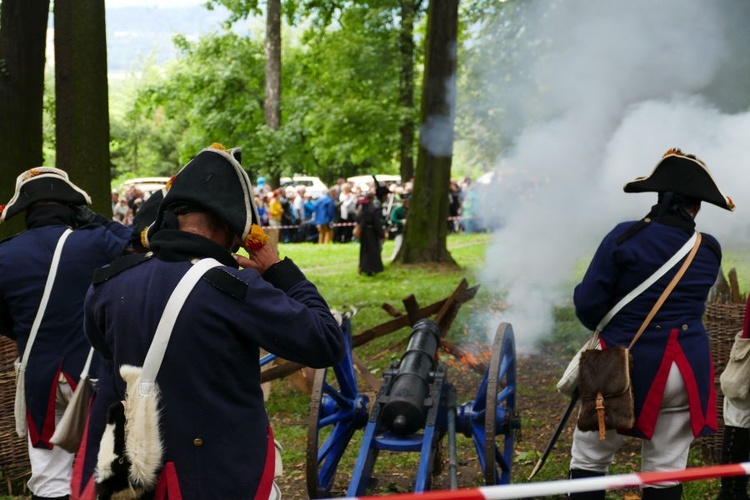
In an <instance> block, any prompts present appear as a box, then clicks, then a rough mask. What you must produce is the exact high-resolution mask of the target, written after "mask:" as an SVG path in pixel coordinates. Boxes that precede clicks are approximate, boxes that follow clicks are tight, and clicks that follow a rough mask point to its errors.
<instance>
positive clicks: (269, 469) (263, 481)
mask: <svg viewBox="0 0 750 500" xmlns="http://www.w3.org/2000/svg"><path fill="white" fill-rule="evenodd" d="M266 450H267V451H266V463H265V465H264V466H263V474H262V475H261V476H260V484H258V489H257V490H256V491H255V498H268V497H269V496H270V495H271V489H272V488H273V477H274V473H275V472H276V444H275V443H274V440H273V429H271V426H270V425H269V426H268V441H267V444H266Z"/></svg>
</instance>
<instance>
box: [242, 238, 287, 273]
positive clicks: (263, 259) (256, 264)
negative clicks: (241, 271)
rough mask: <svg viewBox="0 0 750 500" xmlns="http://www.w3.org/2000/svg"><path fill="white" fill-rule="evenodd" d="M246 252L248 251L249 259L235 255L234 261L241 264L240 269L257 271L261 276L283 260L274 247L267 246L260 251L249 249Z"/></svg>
mask: <svg viewBox="0 0 750 500" xmlns="http://www.w3.org/2000/svg"><path fill="white" fill-rule="evenodd" d="M245 250H246V251H247V254H248V257H243V256H242V255H237V254H235V255H234V260H236V261H237V264H239V265H240V267H245V268H248V267H249V268H251V269H255V270H256V271H258V272H259V273H260V274H263V273H265V272H266V270H267V269H268V268H269V267H271V266H272V265H274V264H276V263H277V262H279V261H280V260H281V259H279V254H278V252H277V251H276V248H275V247H274V246H273V245H269V244H266V245H263V247H261V248H260V249H258V250H251V249H249V248H246V249H245Z"/></svg>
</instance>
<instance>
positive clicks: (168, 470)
mask: <svg viewBox="0 0 750 500" xmlns="http://www.w3.org/2000/svg"><path fill="white" fill-rule="evenodd" d="M154 500H182V491H181V490H180V482H179V481H178V479H177V469H175V466H174V462H167V463H166V464H164V468H163V469H162V471H161V473H160V474H159V479H157V480H156V490H155V491H154Z"/></svg>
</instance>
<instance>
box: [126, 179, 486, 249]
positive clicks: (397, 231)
mask: <svg viewBox="0 0 750 500" xmlns="http://www.w3.org/2000/svg"><path fill="white" fill-rule="evenodd" d="M412 188H413V180H409V181H407V182H404V183H391V184H389V185H388V190H389V194H388V197H387V198H386V199H385V201H384V203H383V217H382V222H383V228H384V230H385V233H386V237H387V238H388V239H395V238H396V237H397V236H399V235H401V234H403V227H404V223H405V221H406V210H405V208H406V207H408V200H409V199H410V198H411V194H412ZM375 189H376V186H375V181H374V180H373V181H370V182H368V183H365V184H353V183H350V182H348V181H347V180H346V179H339V180H338V181H337V182H336V184H335V185H333V186H331V187H330V188H329V189H328V194H327V195H323V196H318V197H317V198H313V196H312V195H311V194H310V193H308V192H306V188H305V186H304V185H298V186H285V187H280V188H276V189H273V188H271V187H270V186H269V185H268V184H266V182H265V180H264V179H263V178H262V177H261V178H259V179H258V182H257V185H256V186H255V200H254V201H255V204H256V206H257V207H258V213H259V215H260V218H261V222H262V224H263V226H266V228H267V230H268V232H269V236H270V237H271V238H272V240H274V242H276V241H278V242H281V243H303V242H309V243H321V244H325V243H349V242H351V241H352V240H355V238H354V237H353V235H352V231H353V229H354V226H355V220H356V215H357V211H358V210H359V207H360V206H361V205H362V203H363V202H364V200H365V199H366V197H367V194H368V193H374V192H375ZM149 195H150V193H148V192H144V191H141V190H140V189H139V188H138V187H137V186H128V187H127V188H126V190H125V192H124V193H120V192H118V191H112V218H113V219H114V220H116V221H119V222H122V223H123V224H125V225H127V226H130V225H132V224H133V217H134V216H135V214H136V213H137V212H138V209H139V208H140V206H141V205H142V204H143V202H144V201H146V200H147V199H148V198H149ZM329 200H330V201H329ZM331 201H332V203H331ZM447 203H448V208H449V210H448V214H449V219H448V221H447V224H448V231H449V232H451V233H454V232H460V231H466V232H473V231H477V230H480V227H479V225H478V224H477V223H476V222H472V219H473V218H474V217H475V215H476V214H474V212H473V210H474V209H475V207H476V205H477V203H476V192H475V190H474V189H473V186H472V182H471V176H469V175H467V176H466V177H464V178H463V179H461V180H451V181H450V189H449V194H448V200H447ZM331 205H332V206H333V210H331V209H330V208H329V207H330V206H331ZM397 208H398V210H396V209H397ZM394 210H396V213H397V214H398V217H397V218H394V217H393V213H394ZM324 212H330V213H324ZM321 233H322V234H321Z"/></svg>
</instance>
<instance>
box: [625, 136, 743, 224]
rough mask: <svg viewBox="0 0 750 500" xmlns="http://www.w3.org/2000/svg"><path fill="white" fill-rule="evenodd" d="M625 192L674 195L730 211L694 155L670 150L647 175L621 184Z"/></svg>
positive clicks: (729, 202)
mask: <svg viewBox="0 0 750 500" xmlns="http://www.w3.org/2000/svg"><path fill="white" fill-rule="evenodd" d="M624 190H625V192H626V193H644V192H657V193H661V192H669V191H671V192H674V193H679V194H682V195H684V196H687V197H690V198H695V199H697V200H701V201H705V202H708V203H712V204H714V205H716V206H718V207H721V208H723V209H725V210H729V211H732V210H734V202H733V201H732V199H731V198H730V197H729V196H726V195H725V194H724V193H722V192H721V190H720V189H719V186H717V184H716V182H715V181H714V179H713V177H711V173H710V172H709V171H708V167H707V166H706V164H705V163H703V162H702V161H701V160H700V159H698V158H697V157H695V156H694V155H688V154H685V153H683V152H682V151H680V150H679V149H670V150H669V151H667V152H666V153H665V154H664V156H663V157H662V159H661V160H660V161H659V163H657V165H656V167H654V170H653V172H651V175H649V176H647V177H638V178H636V179H635V180H633V181H631V182H628V183H627V184H625V187H624Z"/></svg>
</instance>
